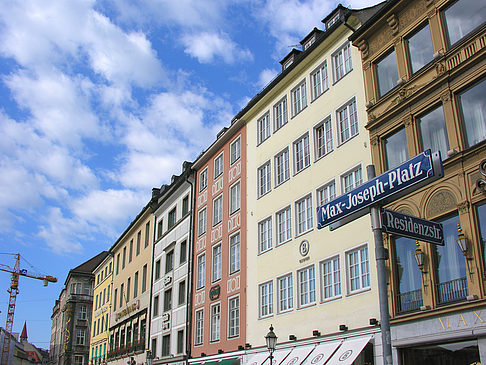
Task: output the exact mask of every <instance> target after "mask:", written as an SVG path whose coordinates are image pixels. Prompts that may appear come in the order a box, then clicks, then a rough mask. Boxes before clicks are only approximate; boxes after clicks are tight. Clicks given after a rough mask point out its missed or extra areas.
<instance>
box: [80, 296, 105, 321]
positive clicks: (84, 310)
mask: <svg viewBox="0 0 486 365" xmlns="http://www.w3.org/2000/svg"><path fill="white" fill-rule="evenodd" d="M100 295H101V293H100ZM100 298H101V297H100ZM78 319H88V307H86V305H85V304H81V305H80V306H79V312H78Z"/></svg>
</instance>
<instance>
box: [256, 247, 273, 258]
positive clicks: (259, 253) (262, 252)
mask: <svg viewBox="0 0 486 365" xmlns="http://www.w3.org/2000/svg"><path fill="white" fill-rule="evenodd" d="M272 250H273V247H270V248H267V249H266V250H265V251H260V252H258V255H257V256H260V255H263V254H265V253H267V252H270V251H272Z"/></svg>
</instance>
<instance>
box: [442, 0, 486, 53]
mask: <svg viewBox="0 0 486 365" xmlns="http://www.w3.org/2000/svg"><path fill="white" fill-rule="evenodd" d="M484 14H486V3H485V2H484V1H477V0H460V1H457V2H456V3H455V4H453V5H452V6H451V7H449V8H448V9H447V10H446V11H445V12H444V18H445V23H446V27H447V32H448V35H449V44H450V45H453V44H454V43H456V42H457V41H459V40H460V39H462V38H463V37H464V36H466V35H468V34H469V33H470V32H472V31H473V30H474V29H475V28H477V27H478V26H479V25H481V24H482V23H483V22H484V19H485V18H484Z"/></svg>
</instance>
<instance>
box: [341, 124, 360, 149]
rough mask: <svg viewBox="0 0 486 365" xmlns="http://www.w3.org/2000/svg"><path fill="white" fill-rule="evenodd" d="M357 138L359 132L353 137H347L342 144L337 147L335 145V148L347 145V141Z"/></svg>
mask: <svg viewBox="0 0 486 365" xmlns="http://www.w3.org/2000/svg"><path fill="white" fill-rule="evenodd" d="M358 128H359V127H358ZM357 136H359V131H358V133H356V134H355V135H352V136H351V137H349V138H348V139H347V140H345V141H344V142H340V143H339V144H338V145H337V148H339V147H341V146H343V145H345V144H346V143H348V142H349V141H351V140H352V139H354V138H355V137H357Z"/></svg>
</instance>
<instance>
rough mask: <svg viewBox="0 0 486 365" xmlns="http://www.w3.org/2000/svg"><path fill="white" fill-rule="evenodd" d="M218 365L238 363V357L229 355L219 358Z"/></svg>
mask: <svg viewBox="0 0 486 365" xmlns="http://www.w3.org/2000/svg"><path fill="white" fill-rule="evenodd" d="M218 365H240V358H239V357H231V358H229V359H223V360H221V361H220V362H219V363H218Z"/></svg>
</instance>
